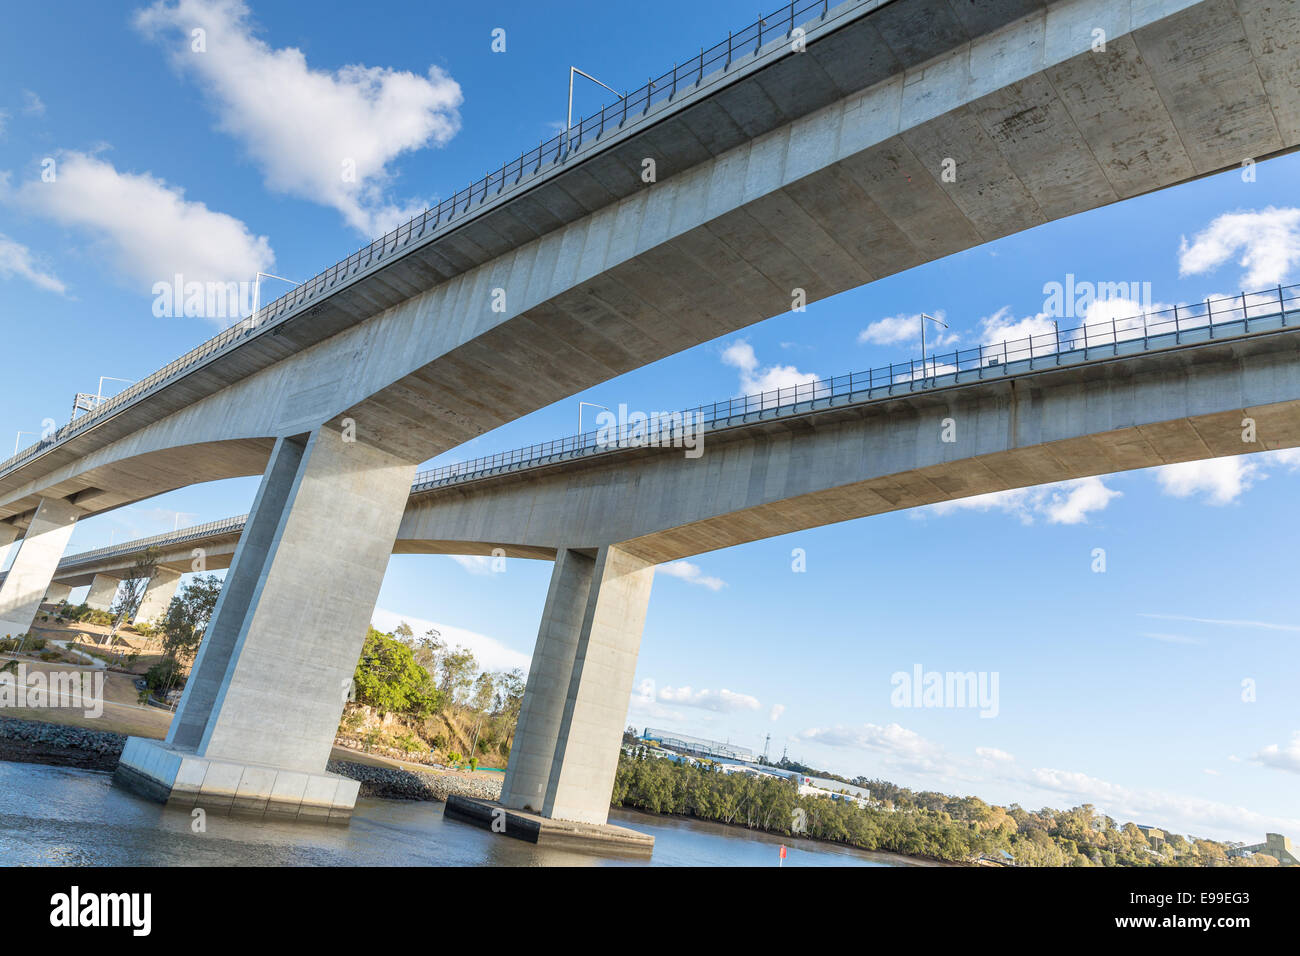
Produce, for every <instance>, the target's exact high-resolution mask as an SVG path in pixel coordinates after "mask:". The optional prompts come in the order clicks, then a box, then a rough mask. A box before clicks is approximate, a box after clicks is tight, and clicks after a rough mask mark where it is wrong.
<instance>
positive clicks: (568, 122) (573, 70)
mask: <svg viewBox="0 0 1300 956" xmlns="http://www.w3.org/2000/svg"><path fill="white" fill-rule="evenodd" d="M575 75H576V76H585V77H586V78H587V79H589V80H591V82H593V83H595V84H596V85H597V86H603V87H605V89H607V90H609V91H610V92H611V93H613V94H614V95H615V96H617V97H618V98H619V99H620V100H621V99H622V98H623V94H621V93H620V92H619V91H618V90H616V89H614V87H612V86H609V85H608V84H605V83H602V82H600V80H598V79H596V78H595V77H594V76H592V75H591V74H590V73H584V72H583V71H582V70H580V69H578V68H577V67H576V66H571V67H569V112H568V113H567V114H565V117H566V118H565V123H564V150H565V152H568V149H569V130H571V129H573V78H574V76H575Z"/></svg>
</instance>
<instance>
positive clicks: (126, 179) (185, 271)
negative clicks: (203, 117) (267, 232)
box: [14, 152, 275, 288]
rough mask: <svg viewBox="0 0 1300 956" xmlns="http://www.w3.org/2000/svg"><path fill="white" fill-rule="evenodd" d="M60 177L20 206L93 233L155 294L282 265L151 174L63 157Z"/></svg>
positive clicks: (248, 276)
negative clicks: (172, 285) (165, 286)
mask: <svg viewBox="0 0 1300 956" xmlns="http://www.w3.org/2000/svg"><path fill="white" fill-rule="evenodd" d="M56 171H57V178H56V179H55V181H54V182H51V183H47V182H42V181H41V180H32V181H30V182H28V183H25V184H24V185H23V186H22V187H21V188H19V189H18V190H16V191H15V193H14V199H15V201H16V202H17V203H18V204H19V205H20V206H22V207H23V208H25V209H28V210H30V211H32V212H35V213H37V214H38V215H41V216H43V217H45V218H47V219H51V220H53V221H55V222H58V223H60V224H62V225H65V226H71V227H74V228H78V229H83V230H85V231H86V232H88V233H90V234H91V235H92V236H94V237H95V238H96V239H97V241H99V242H100V243H102V244H103V245H104V246H105V249H106V251H107V254H108V256H109V258H110V259H111V261H112V262H113V264H114V265H115V266H116V267H117V268H118V269H121V270H122V271H123V272H124V273H126V274H127V275H128V276H130V277H131V278H132V279H134V280H136V281H138V282H143V283H146V284H147V285H148V287H149V288H152V286H153V284H154V283H155V282H171V281H172V277H173V276H174V275H176V274H177V273H179V274H181V275H182V276H184V277H185V281H186V282H190V281H197V282H230V281H234V282H238V281H252V278H253V276H254V275H255V274H256V273H258V272H264V271H266V270H268V269H270V268H271V266H273V265H274V264H275V254H274V253H273V252H272V251H271V246H270V244H269V243H268V241H267V238H266V237H265V236H254V235H252V234H251V233H250V232H249V230H248V227H247V226H245V225H244V223H243V222H241V221H240V220H238V219H236V218H234V217H233V216H228V215H226V214H225V213H220V212H213V211H212V210H210V209H209V208H208V207H207V206H206V205H204V204H203V203H201V202H194V201H191V200H187V199H186V198H185V194H184V191H183V190H181V189H179V188H177V187H175V186H170V185H168V184H167V183H166V182H164V181H163V180H161V179H158V178H156V177H154V176H153V175H152V174H150V173H122V172H119V171H118V170H117V169H115V168H114V167H113V165H112V164H111V163H108V162H105V161H104V160H101V159H99V158H97V157H94V156H88V155H86V154H84V153H78V152H65V153H62V154H61V155H60V156H59V157H58V162H57V165H56Z"/></svg>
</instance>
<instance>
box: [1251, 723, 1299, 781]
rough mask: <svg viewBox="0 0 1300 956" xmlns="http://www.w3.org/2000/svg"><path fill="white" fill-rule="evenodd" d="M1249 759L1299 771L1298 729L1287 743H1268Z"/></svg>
mask: <svg viewBox="0 0 1300 956" xmlns="http://www.w3.org/2000/svg"><path fill="white" fill-rule="evenodd" d="M1251 759H1252V760H1255V761H1258V762H1259V763H1262V764H1263V765H1264V766H1266V767H1273V768H1275V769H1277V770H1287V771H1289V772H1291V773H1300V730H1297V731H1296V732H1295V734H1294V735H1293V736H1292V737H1291V742H1290V743H1289V744H1281V745H1279V744H1269V745H1268V746H1267V747H1265V748H1264V749H1263V750H1261V751H1260V752H1259V753H1257V754H1255V755H1254V756H1253V757H1251Z"/></svg>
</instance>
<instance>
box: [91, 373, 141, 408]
mask: <svg viewBox="0 0 1300 956" xmlns="http://www.w3.org/2000/svg"><path fill="white" fill-rule="evenodd" d="M105 382H125V383H126V384H127V385H134V384H135V379H131V378H114V377H113V376H112V375H101V376H99V391H97V392H96V393H95V404H96V405H101V404H103V402H104V383H105Z"/></svg>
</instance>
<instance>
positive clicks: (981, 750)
mask: <svg viewBox="0 0 1300 956" xmlns="http://www.w3.org/2000/svg"><path fill="white" fill-rule="evenodd" d="M975 753H976V755H977V756H980V757H983V758H984V759H985V760H995V761H998V762H999V763H1011V762H1013V761H1014V760H1015V759H1016V758H1015V757H1013V756H1012V755H1011V754H1009V753H1007V752H1006V751H1005V750H998V748H997V747H976V748H975Z"/></svg>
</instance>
